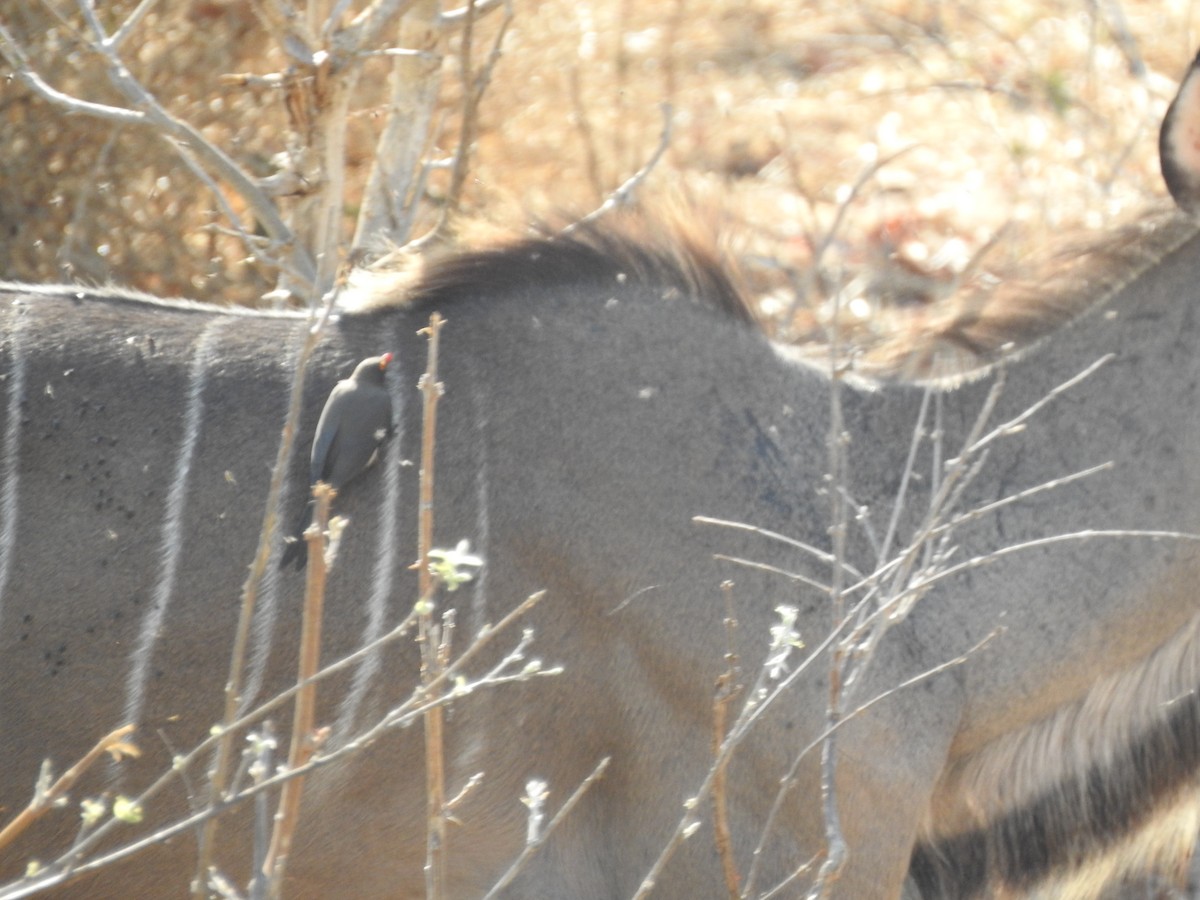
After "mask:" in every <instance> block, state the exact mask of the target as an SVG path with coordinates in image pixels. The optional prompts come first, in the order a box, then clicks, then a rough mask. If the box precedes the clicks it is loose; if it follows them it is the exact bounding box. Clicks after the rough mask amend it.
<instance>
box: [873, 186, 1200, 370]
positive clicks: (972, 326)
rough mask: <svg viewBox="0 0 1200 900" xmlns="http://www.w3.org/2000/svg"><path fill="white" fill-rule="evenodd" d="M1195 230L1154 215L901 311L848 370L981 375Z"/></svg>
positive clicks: (1104, 298) (1107, 295)
mask: <svg viewBox="0 0 1200 900" xmlns="http://www.w3.org/2000/svg"><path fill="white" fill-rule="evenodd" d="M1198 229H1200V226H1198V225H1197V223H1196V222H1195V221H1194V220H1192V219H1191V218H1189V217H1187V216H1184V215H1182V214H1180V213H1179V212H1177V211H1175V210H1174V209H1172V210H1170V211H1161V210H1159V211H1154V212H1151V213H1148V214H1145V215H1143V216H1142V217H1140V218H1138V219H1137V220H1135V221H1133V222H1131V223H1129V224H1126V225H1124V226H1122V227H1119V228H1115V229H1112V230H1111V231H1108V232H1106V233H1105V234H1104V235H1103V236H1101V237H1093V238H1091V239H1090V240H1086V241H1083V242H1080V241H1078V240H1077V241H1075V243H1074V244H1073V245H1071V246H1068V247H1067V248H1066V249H1064V250H1061V251H1059V252H1057V253H1054V254H1051V255H1049V256H1048V257H1046V258H1044V259H1042V260H1035V261H1033V262H1030V263H1025V264H1023V265H1022V269H1021V272H1019V273H1018V272H1007V273H1004V274H1002V275H1000V276H992V277H990V278H989V279H988V283H986V284H980V285H976V286H974V287H973V288H969V289H965V290H960V291H959V293H958V294H957V295H955V296H953V297H950V298H948V299H947V300H944V301H941V302H940V303H937V304H934V305H933V306H932V307H930V308H928V309H927V310H923V311H911V310H903V311H901V312H900V313H898V314H897V316H896V317H895V319H894V321H893V322H891V323H888V324H887V327H885V329H884V331H885V333H886V334H887V336H886V337H885V338H884V339H883V340H882V341H880V342H879V343H878V344H875V345H874V346H872V347H870V348H868V349H866V350H865V351H864V352H863V353H862V355H861V356H860V357H859V358H858V359H857V360H856V362H855V368H856V369H857V370H859V371H861V372H862V373H863V374H866V375H870V376H873V377H876V378H882V379H895V380H912V381H921V380H934V381H936V380H950V381H953V380H956V379H961V378H969V377H971V376H972V375H976V374H982V373H983V372H985V371H986V370H987V368H988V367H989V366H990V365H991V364H992V363H994V362H996V361H998V360H999V359H1001V358H1003V357H1005V356H1007V355H1009V354H1012V353H1017V352H1020V351H1021V350H1024V349H1026V348H1028V347H1031V346H1032V345H1034V344H1036V343H1038V342H1039V341H1041V340H1042V339H1043V338H1046V337H1048V336H1049V335H1050V334H1052V333H1053V332H1054V331H1055V330H1057V329H1058V328H1060V327H1063V326H1065V325H1067V324H1068V323H1070V322H1071V321H1073V320H1074V319H1076V318H1077V317H1079V316H1080V315H1082V314H1084V313H1085V312H1087V311H1088V310H1090V309H1094V308H1097V307H1099V306H1101V305H1102V304H1104V303H1106V302H1108V301H1109V300H1111V299H1112V298H1113V297H1115V296H1116V295H1117V294H1118V293H1120V291H1121V290H1122V289H1123V288H1125V287H1126V286H1127V285H1128V284H1129V283H1130V282H1132V281H1134V280H1135V279H1136V278H1137V277H1138V276H1140V275H1141V274H1143V273H1144V272H1145V271H1146V270H1148V269H1149V268H1151V267H1152V266H1154V265H1156V264H1157V263H1159V262H1160V261H1161V260H1163V259H1164V258H1165V257H1166V256H1167V255H1168V254H1170V253H1172V252H1174V251H1175V250H1177V249H1178V248H1179V247H1180V246H1182V245H1183V244H1184V243H1185V242H1186V241H1188V240H1190V239H1191V238H1193V237H1195V236H1196V234H1197V232H1198Z"/></svg>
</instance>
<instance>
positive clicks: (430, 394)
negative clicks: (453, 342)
mask: <svg viewBox="0 0 1200 900" xmlns="http://www.w3.org/2000/svg"><path fill="white" fill-rule="evenodd" d="M443 324H445V320H444V319H443V318H442V316H441V314H439V313H436V312H435V313H434V314H433V315H432V316H430V317H429V326H428V327H427V328H423V329H421V333H422V334H424V335H425V336H426V337H427V338H428V339H429V359H428V361H427V362H426V364H425V372H424V374H423V375H422V376H421V379H420V381H419V382H418V388H419V389H420V391H421V398H422V400H423V401H424V418H423V420H422V423H421V472H420V489H419V490H420V499H419V506H418V521H417V565H418V566H419V570H418V578H419V584H420V587H419V590H420V596H421V599H420V601H419V602H418V611H417V627H418V638H417V641H418V643H419V644H420V647H421V684H422V686H423V687H424V694H425V696H426V697H428V698H429V699H431V700H436V699H438V698H439V697H440V691H439V690H437V689H434V688H432V687H431V686H432V685H433V684H434V683H435V682H436V681H437V679H438V678H439V677H440V676H441V675H442V673H443V672H444V671H445V665H444V662H445V659H444V654H443V653H442V651H441V647H442V641H441V639H440V636H439V634H438V629H437V625H436V624H435V622H434V618H433V610H434V603H433V597H434V591H435V590H436V588H437V585H436V582H435V581H434V578H433V574H432V572H431V571H430V569H429V551H430V550H431V549H433V485H434V461H435V448H436V435H437V406H438V400H439V399H440V398H441V396H442V395H443V394H444V393H445V390H446V388H445V386H444V385H443V384H442V383H441V382H440V381H438V338H439V335H440V334H441V330H442V325H443ZM424 719H425V798H426V804H427V807H426V845H425V896H426V897H427V898H428V900H443V898H444V897H445V896H446V771H445V741H444V737H443V727H444V722H443V714H442V707H441V706H440V705H437V706H433V707H432V708H430V709H429V711H428V712H426V713H425V716H424Z"/></svg>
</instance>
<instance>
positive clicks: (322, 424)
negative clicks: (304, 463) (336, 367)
mask: <svg viewBox="0 0 1200 900" xmlns="http://www.w3.org/2000/svg"><path fill="white" fill-rule="evenodd" d="M352 393H353V390H352V388H351V385H349V384H346V383H345V382H339V383H338V384H337V385H335V386H334V388H333V390H332V391H331V392H330V394H329V399H328V400H326V401H325V408H324V409H323V410H321V418H320V419H318V420H317V433H316V434H315V435H314V436H313V445H312V456H311V458H310V464H309V481H311V482H312V483H314V484H315V483H316V482H318V481H325V482H329V481H330V475H331V473H332V471H333V468H334V465H335V464H336V463H337V458H338V453H339V447H338V445H339V443H340V442H339V441H338V434H339V433H340V431H341V429H342V419H343V418H344V414H345V412H346V409H347V405H348V401H349V398H350V396H351V394H352Z"/></svg>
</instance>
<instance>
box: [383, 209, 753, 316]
mask: <svg viewBox="0 0 1200 900" xmlns="http://www.w3.org/2000/svg"><path fill="white" fill-rule="evenodd" d="M531 285H536V286H537V289H538V290H542V291H545V290H553V289H555V288H556V287H559V286H562V287H564V288H572V289H578V288H579V287H580V286H581V285H601V286H612V287H613V288H614V289H617V288H620V289H621V290H623V291H624V290H628V289H629V288H630V287H640V288H643V289H649V290H652V291H657V292H660V293H661V294H663V295H664V296H671V295H675V296H683V297H686V298H688V299H690V300H691V301H692V302H694V303H697V304H701V305H704V306H708V307H711V308H713V309H716V310H718V311H720V312H721V313H723V314H724V315H728V316H730V317H732V318H734V319H736V320H738V321H740V322H743V323H746V324H751V323H754V322H755V318H754V316H753V314H752V313H751V311H750V307H749V305H748V303H747V301H746V298H745V295H744V294H743V292H742V290H741V289H740V287H739V286H738V284H737V280H736V279H735V277H734V276H733V275H731V274H730V272H729V270H728V266H727V262H726V260H724V259H723V258H722V257H721V254H720V253H719V252H718V251H717V250H716V248H715V247H714V246H713V244H712V242H711V241H705V240H702V239H701V238H700V237H699V236H697V235H696V234H695V233H693V232H692V231H691V230H689V229H688V228H686V227H680V226H679V225H678V224H677V223H671V224H667V223H657V222H655V223H652V222H650V221H648V220H647V219H645V218H643V217H641V216H637V217H629V218H626V219H621V220H618V221H616V222H615V223H612V222H608V221H605V222H598V223H593V224H588V225H584V226H582V227H579V228H576V229H574V230H571V231H569V232H559V233H557V234H553V235H550V236H546V237H534V238H526V239H523V240H519V241H517V242H515V243H508V244H505V245H502V246H499V247H495V248H490V249H483V250H473V251H468V252H466V253H462V254H458V255H454V256H450V257H447V258H445V259H441V260H437V261H434V262H432V263H430V264H428V265H427V266H426V267H425V269H424V271H423V272H422V273H421V274H420V276H419V277H418V278H417V280H416V281H415V283H413V284H412V285H411V286H410V287H409V289H408V291H407V292H406V293H407V296H406V297H405V301H406V303H408V304H412V305H418V304H420V305H424V304H431V303H437V302H441V301H444V300H448V299H451V298H453V297H456V296H461V295H462V294H464V293H476V294H477V293H480V292H486V293H496V294H504V293H521V292H525V291H528V290H529V289H530V286H531Z"/></svg>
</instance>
